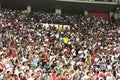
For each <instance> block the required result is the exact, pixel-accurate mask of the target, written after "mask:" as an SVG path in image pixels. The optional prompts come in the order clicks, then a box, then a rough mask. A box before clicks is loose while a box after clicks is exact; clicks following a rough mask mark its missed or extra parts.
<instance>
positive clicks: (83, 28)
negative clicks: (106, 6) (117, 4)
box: [0, 9, 120, 80]
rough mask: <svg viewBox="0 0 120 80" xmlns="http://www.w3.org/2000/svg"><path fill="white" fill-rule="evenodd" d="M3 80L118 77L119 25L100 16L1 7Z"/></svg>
mask: <svg viewBox="0 0 120 80" xmlns="http://www.w3.org/2000/svg"><path fill="white" fill-rule="evenodd" d="M41 23H49V24H51V23H54V24H63V25H64V24H69V25H70V26H71V27H70V29H68V28H65V29H63V27H62V28H59V26H58V27H54V26H49V27H48V28H45V26H43V25H42V24H41ZM0 80H120V27H119V26H117V25H115V24H114V23H112V22H110V21H108V20H104V19H102V18H101V17H99V18H98V17H88V16H81V15H72V16H69V15H63V14H61V15H59V14H55V13H47V12H39V11H38V12H32V13H30V14H25V13H23V12H21V11H19V10H11V9H0Z"/></svg>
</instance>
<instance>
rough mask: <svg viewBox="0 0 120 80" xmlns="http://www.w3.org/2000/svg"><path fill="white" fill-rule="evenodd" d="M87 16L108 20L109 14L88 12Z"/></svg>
mask: <svg viewBox="0 0 120 80" xmlns="http://www.w3.org/2000/svg"><path fill="white" fill-rule="evenodd" d="M88 16H95V17H102V18H103V19H105V20H110V14H109V12H94V11H88Z"/></svg>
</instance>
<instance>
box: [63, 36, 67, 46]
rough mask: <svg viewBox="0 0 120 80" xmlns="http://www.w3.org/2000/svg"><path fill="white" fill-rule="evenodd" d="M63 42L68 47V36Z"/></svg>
mask: <svg viewBox="0 0 120 80" xmlns="http://www.w3.org/2000/svg"><path fill="white" fill-rule="evenodd" d="M63 42H64V44H65V45H66V46H67V44H68V37H67V36H65V37H64V38H63Z"/></svg>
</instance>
